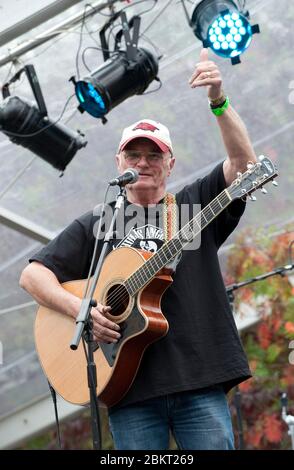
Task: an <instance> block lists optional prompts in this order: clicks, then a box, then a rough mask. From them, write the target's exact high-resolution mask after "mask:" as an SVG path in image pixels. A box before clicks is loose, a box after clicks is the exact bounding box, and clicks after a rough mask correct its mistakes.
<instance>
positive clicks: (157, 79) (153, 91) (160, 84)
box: [141, 77, 162, 96]
mask: <svg viewBox="0 0 294 470" xmlns="http://www.w3.org/2000/svg"><path fill="white" fill-rule="evenodd" d="M154 80H156V81H158V82H159V86H158V87H157V88H155V90H150V91H146V93H141V96H144V95H150V93H155V92H156V91H158V90H160V88H161V87H162V81H161V80H160V78H159V77H157V78H155V79H154Z"/></svg>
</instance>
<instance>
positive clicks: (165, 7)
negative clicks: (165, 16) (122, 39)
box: [139, 0, 173, 38]
mask: <svg viewBox="0 0 294 470" xmlns="http://www.w3.org/2000/svg"><path fill="white" fill-rule="evenodd" d="M172 2H173V0H168V1H167V3H166V4H165V5H164V7H163V8H162V9H161V10H160V12H159V13H158V14H157V15H156V16H155V18H153V20H152V21H151V23H149V25H148V26H147V27H146V28H145V29H144V31H142V33H141V34H140V36H139V38H140V37H141V36H142V34H144V33H146V31H147V30H148V29H149V28H151V26H153V24H154V23H155V21H157V20H158V18H159V17H160V16H161V15H162V13H163V12H164V11H165V10H166V9H167V7H169V6H170V4H171V3H172Z"/></svg>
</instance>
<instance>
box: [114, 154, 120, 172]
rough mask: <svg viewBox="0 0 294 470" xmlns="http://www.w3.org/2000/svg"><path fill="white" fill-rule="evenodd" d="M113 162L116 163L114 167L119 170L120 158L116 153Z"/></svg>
mask: <svg viewBox="0 0 294 470" xmlns="http://www.w3.org/2000/svg"><path fill="white" fill-rule="evenodd" d="M115 161H116V166H117V168H118V170H120V166H121V156H120V155H119V154H118V153H117V154H116V155H115Z"/></svg>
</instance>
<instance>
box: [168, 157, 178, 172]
mask: <svg viewBox="0 0 294 470" xmlns="http://www.w3.org/2000/svg"><path fill="white" fill-rule="evenodd" d="M175 161H176V159H175V157H171V159H170V161H169V172H168V176H169V175H170V174H171V172H172V169H173V167H174V164H175Z"/></svg>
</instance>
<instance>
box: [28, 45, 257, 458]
mask: <svg viewBox="0 0 294 470" xmlns="http://www.w3.org/2000/svg"><path fill="white" fill-rule="evenodd" d="M190 86H191V88H196V87H203V86H204V87H206V89H207V93H208V99H209V102H210V107H211V111H212V112H213V113H214V114H215V115H216V122H217V124H218V126H219V128H220V131H221V135H222V139H223V142H224V145H225V148H226V152H227V155H228V156H227V158H226V160H225V161H224V162H223V163H221V164H220V165H217V166H216V168H215V169H214V170H213V171H212V172H211V173H210V174H209V175H207V176H206V177H204V178H203V179H201V180H197V181H196V182H194V183H193V184H191V185H188V186H186V187H185V188H183V189H182V190H181V191H180V192H179V193H177V194H176V196H175V198H173V196H172V195H167V193H166V182H167V178H168V177H169V175H170V174H171V172H172V170H173V167H174V164H175V157H174V154H173V149H172V143H171V140H170V136H169V132H168V130H167V128H166V127H165V126H163V125H162V124H160V123H158V122H155V121H152V120H146V119H143V120H141V121H138V122H137V123H135V124H134V125H132V126H130V127H128V128H126V129H125V130H124V132H123V136H122V139H121V142H120V144H119V149H118V154H117V156H116V160H117V166H118V169H119V171H120V173H123V172H124V171H125V170H126V169H127V168H134V169H136V170H137V171H138V173H139V178H138V181H137V182H135V183H133V184H129V185H127V186H126V193H127V201H126V202H125V205H124V209H125V210H126V209H130V206H131V207H133V208H134V207H135V208H137V209H138V212H140V210H139V209H142V208H143V218H144V217H145V216H146V217H145V220H142V221H141V222H140V220H139V221H138V220H137V222H136V226H134V227H131V225H130V219H131V218H130V217H129V218H128V217H126V218H125V219H124V221H125V223H128V228H127V230H125V233H124V234H123V236H122V237H121V239H119V237H117V239H115V240H113V247H112V248H114V250H113V251H112V252H111V253H110V254H109V255H108V257H107V258H106V260H105V265H106V267H105V265H103V268H105V269H104V271H103V272H102V273H101V277H102V278H104V279H106V278H107V276H108V277H109V276H110V275H111V273H116V274H115V275H113V278H115V279H117V278H120V277H122V278H123V281H120V280H119V281H115V282H116V285H115V287H113V282H112V281H111V282H112V284H111V282H110V281H108V280H107V282H105V285H106V286H109V285H110V284H111V286H112V287H111V288H109V291H108V294H105V290H107V289H106V288H100V291H99V292H100V294H99V295H98V294H97V296H98V297H97V298H98V305H97V307H96V308H92V311H91V315H92V319H93V332H94V335H95V340H96V341H97V342H98V343H99V350H98V352H97V363H98V364H97V373H98V387H99V385H100V386H101V389H100V394H99V391H98V396H99V398H100V399H101V401H102V402H104V403H106V404H107V405H108V406H109V417H110V428H111V432H112V435H113V439H114V444H115V447H116V448H117V449H131V450H134V449H144V450H147V449H154V450H155V449H168V445H169V431H171V432H172V434H173V435H174V437H175V440H176V442H177V445H178V446H179V448H181V449H189V450H191V449H211V450H214V449H233V447H234V444H233V433H232V425H231V418H230V414H229V410H228V405H227V401H226V392H227V391H228V390H229V389H230V388H232V387H233V386H234V385H236V384H238V383H240V382H242V381H244V380H246V379H247V378H248V377H250V371H249V368H248V364H247V360H246V356H245V354H244V351H243V349H242V346H241V343H240V340H239V336H238V332H237V330H236V327H235V323H234V319H233V317H232V313H231V311H230V307H229V304H228V300H227V296H226V291H225V288H224V284H223V280H222V276H221V272H220V268H219V264H218V259H217V250H218V248H219V247H220V245H221V244H222V243H223V242H224V241H225V240H226V238H227V237H228V236H229V235H230V233H231V232H232V231H233V230H234V228H235V227H236V226H237V224H238V221H239V218H240V217H241V215H242V213H243V211H244V208H245V203H244V202H243V201H242V200H234V201H233V202H232V203H231V204H229V203H230V202H231V200H229V199H227V198H228V191H227V189H226V188H228V187H229V186H230V185H231V183H232V182H233V181H234V180H235V179H236V177H237V173H238V172H241V173H243V172H246V170H247V165H248V162H252V163H253V164H255V163H256V156H255V153H254V151H253V148H252V145H251V143H250V140H249V137H248V134H247V131H246V128H245V126H244V124H243V122H242V121H241V119H240V117H239V116H238V114H237V113H236V111H234V109H233V108H232V106H231V105H230V103H229V99H228V98H227V97H226V96H225V95H224V92H223V89H222V77H221V74H220V71H219V69H218V67H217V66H216V64H215V63H214V62H212V61H210V60H209V59H208V51H207V49H203V50H202V51H201V53H200V61H199V63H198V64H197V65H196V67H195V71H194V72H193V74H192V77H191V79H190ZM172 202H176V205H177V206H178V208H180V207H181V205H183V204H186V205H189V207H192V206H193V205H194V204H201V208H203V207H206V206H207V207H208V209H209V211H208V209H205V210H204V211H202V215H201V218H200V221H198V222H199V223H200V224H202V225H203V224H204V225H206V224H208V223H209V226H208V227H205V229H204V230H203V232H202V234H201V244H200V246H199V248H197V249H192V250H191V249H190V250H189V249H188V250H183V251H181V256H180V257H179V258H178V263H177V267H176V270H175V272H174V273H173V274H172V276H171V271H170V270H168V269H166V270H165V271H164V269H163V270H161V271H160V273H158V272H157V273H156V267H155V268H154V266H159V265H160V263H161V262H162V260H167V259H168V256H169V253H170V252H171V251H172V249H173V248H174V247H176V250H178V251H179V245H178V244H176V242H175V241H173V235H174V234H173V226H174V225H175V224H176V222H175V220H174V218H173V211H172V210H171V207H172ZM147 208H149V209H150V210H149V211H148V212H147ZM157 209H158V211H157ZM140 213H142V210H141V212H140ZM129 214H130V212H129ZM158 214H159V215H158ZM216 215H217V216H216ZM209 219H210V220H209ZM196 222H197V218H196ZM210 222H211V223H210ZM96 223H97V217H94V216H93V214H92V213H88V214H85V215H84V216H82V217H80V218H79V219H77V220H75V221H74V222H73V223H72V224H71V225H70V226H69V227H67V228H66V229H65V230H64V231H63V232H62V233H61V234H60V235H59V236H58V237H57V238H56V239H55V240H53V241H52V242H50V243H49V244H48V245H47V246H46V247H45V248H43V249H42V250H41V251H40V252H39V253H37V254H36V255H35V256H33V257H32V258H31V260H30V261H31V263H30V265H29V266H28V267H26V268H25V270H24V271H23V273H22V276H21V280H20V285H21V286H22V287H23V288H24V289H26V290H27V291H28V292H29V293H30V294H31V295H32V296H33V297H34V298H35V299H36V300H37V302H38V303H39V304H41V305H42V306H44V307H45V309H46V312H47V313H48V311H49V312H51V313H50V315H51V316H50V315H49V316H48V317H49V319H48V321H50V318H52V319H53V320H52V321H53V324H52V325H53V326H52V327H50V326H48V325H49V324H47V332H48V336H49V335H50V334H51V333H50V331H51V330H52V329H54V322H55V316H54V315H55V314H56V321H59V318H61V319H63V318H66V319H67V320H68V321H69V319H70V320H71V321H72V326H73V327H74V319H75V318H76V316H77V315H78V313H79V309H80V306H81V299H80V296H81V295H82V291H81V293H80V294H79V295H77V290H75V289H74V288H69V287H68V286H69V285H70V283H67V284H64V285H62V283H63V282H65V281H72V280H77V279H85V278H87V275H88V270H89V267H90V263H91V257H92V254H93V247H94V241H95V240H94V235H93V228H94V225H95V224H96ZM178 223H179V224H180V225H179V227H181V226H182V224H181V221H179V222H178ZM199 223H198V225H199ZM187 227H188V228H187V229H185V230H186V232H185V233H184V235H186V236H187V237H189V234H190V233H191V232H190V231H191V230H192V229H191V227H190V226H189V224H188V226H187ZM187 230H188V232H187ZM118 231H119V230H118ZM182 235H183V233H182ZM168 240H171V241H172V243H173V244H170V245H164V243H166V242H167V241H168ZM179 243H180V242H179ZM166 247H167V248H168V250H169V251H168V252H167V248H166ZM98 248H99V249H98V252H99V250H100V249H101V244H100V242H99V243H98ZM133 248H136V249H141V250H143V251H142V252H141V253H148V256H149V257H148V256H147V255H146V257H143V256H142V254H138V252H137V251H135V250H134V249H133ZM180 248H182V247H181V246H180ZM146 250H147V251H146ZM120 253H121V254H120ZM174 254H175V253H172V256H171V258H173V257H174ZM115 256H116V258H115ZM118 256H120V258H119V257H118ZM144 256H145V255H144ZM163 256H165V258H163ZM111 257H112V258H111ZM108 258H109V260H111V259H115V260H116V261H115V262H114V263H113V264H111V263H110V261H109V262H108V264H107V259H108ZM155 262H156V263H158V264H156V265H155V264H154V263H155ZM132 263H133V265H132ZM152 263H153V264H152ZM127 265H129V266H130V267H129V268H127V267H126V266H127ZM162 266H164V262H162ZM146 267H147V268H148V271H147V269H146ZM136 269H137V271H136ZM152 269H153V270H154V272H153V271H152ZM123 270H125V271H123ZM144 270H145V272H144ZM157 271H158V270H157ZM150 272H151V274H148V273H150ZM109 273H110V275H109ZM146 273H147V274H146ZM144 275H145V276H147V277H145V278H144V277H140V276H144ZM148 275H149V278H148ZM153 275H154V279H151V278H152V276H153ZM142 279H143V281H142ZM172 281H173V282H172ZM171 282H172V283H171ZM101 283H103V280H102V281H101V282H100V284H101ZM73 285H75V286H76V285H77V284H73ZM167 287H168V289H166V288H167ZM111 289H112V290H111ZM160 309H161V310H162V313H163V315H164V316H163V315H161V310H160ZM133 311H135V314H133V313H132V312H133ZM56 312H58V313H56ZM57 315H58V316H57ZM132 315H137V316H135V318H136V319H137V320H138V321H137V320H136V321H134V323H133V326H132V328H133V329H131V327H129V325H130V323H131V317H132ZM139 316H140V318H139ZM128 321H130V323H128ZM140 322H141V323H142V324H143V327H142V331H143V333H142V331H141V332H140V333H142V338H143V339H142V341H141V343H142V347H141V350H140V351H139V352H138V350H139V349H140V348H139V344H140V341H139V339H138V338H139V335H138V336H136V334H137V333H129V331H132V332H134V331H135V328H136V327H137V325H138V323H140ZM149 324H156V325H157V326H156V327H154V331H155V330H156V329H157V331H159V333H158V337H157V338H156V337H155V333H154V331H153V330H152V331H153V332H151V333H150V331H149V340H148V338H147V337H146V336H147V334H146V331H147V326H148V325H149ZM135 325H136V326H135ZM67 328H68V327H67ZM138 328H139V327H138ZM57 329H59V328H57ZM72 333H73V328H72V329H71V331H70V333H69V337H71V335H72ZM144 335H145V336H144ZM44 336H45V337H46V334H45V335H44ZM134 338H135V339H134ZM150 338H151V339H150ZM45 340H46V339H45V338H44V341H45ZM127 341H129V343H127ZM131 341H133V343H131ZM148 341H149V343H152V344H150V345H149V344H148ZM58 344H59V343H58V342H57V343H56V347H55V346H53V345H52V350H57V349H58ZM67 344H68V343H67ZM129 344H132V347H129V349H128V345H129ZM147 346H148V347H147ZM107 348H108V349H107ZM110 348H112V349H111V354H112V356H111V357H115V358H116V359H117V360H115V361H113V362H111V357H110V359H109V358H107V359H105V355H106V356H107V354H104V353H105V352H107V351H108V350H110ZM124 348H125V350H127V352H128V353H129V356H127V352H126V355H125V356H123V354H124V353H123V351H124ZM145 349H146V350H145ZM143 353H144V354H143ZM59 354H60V364H61V366H62V363H63V362H65V360H66V354H72V361H73V362H74V361H75V356H74V354H75V352H71V353H68V352H67V350H66V351H65V352H64V354H63V353H61V352H60V353H59ZM120 355H121V357H122V356H123V360H121V362H120V357H119V356H120ZM136 355H137V356H138V358H137V359H136V360H135V359H134V357H135V356H136ZM99 361H100V364H99ZM55 362H57V363H58V362H59V361H58V357H57V361H55ZM95 362H96V359H95ZM42 365H43V366H44V368H45V370H46V367H45V365H44V363H43V362H42ZM115 367H117V369H118V371H117V373H114V372H113V370H114V368H115ZM130 370H131V371H132V374H130V373H129V371H130ZM100 371H103V374H102V373H101V376H99V373H100ZM67 372H68V369H66V370H65V372H64V376H66V375H69V374H67ZM131 375H132V378H131V379H130V377H129V376H131ZM106 376H107V379H105V377H106ZM126 377H128V382H127V383H126V384H124V385H122V384H123V383H124V381H125V378H126ZM49 380H50V382H51V383H52V384H53V386H55V382H54V378H52V380H51V378H50V376H49ZM69 380H70V377H69ZM85 380H86V379H85ZM115 380H116V382H115ZM101 384H102V385H101ZM56 387H57V391H58V392H59V389H58V385H56ZM117 391H120V393H118V392H117ZM59 393H61V395H63V393H62V392H59ZM63 396H64V395H63ZM65 396H66V395H65ZM70 401H73V402H78V399H75V398H72V399H70Z"/></svg>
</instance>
